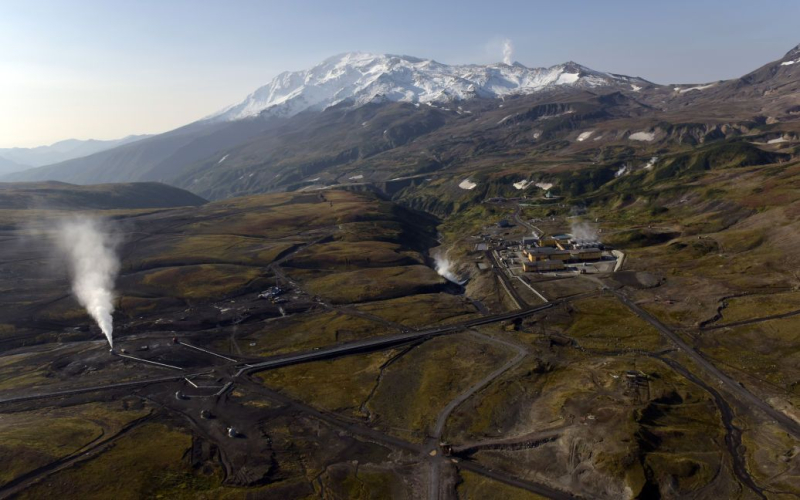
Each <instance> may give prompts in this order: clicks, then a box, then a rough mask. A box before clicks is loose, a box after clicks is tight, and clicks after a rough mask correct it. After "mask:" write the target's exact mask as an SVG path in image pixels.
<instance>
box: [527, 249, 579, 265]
mask: <svg viewBox="0 0 800 500" xmlns="http://www.w3.org/2000/svg"><path fill="white" fill-rule="evenodd" d="M570 255H571V254H570V252H569V250H559V249H557V248H551V247H540V248H532V249H530V250H529V251H528V255H527V257H528V261H529V262H539V261H543V260H569V258H570Z"/></svg>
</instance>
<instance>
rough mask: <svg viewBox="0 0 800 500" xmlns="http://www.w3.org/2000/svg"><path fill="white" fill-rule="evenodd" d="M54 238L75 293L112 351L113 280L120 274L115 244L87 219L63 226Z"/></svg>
mask: <svg viewBox="0 0 800 500" xmlns="http://www.w3.org/2000/svg"><path fill="white" fill-rule="evenodd" d="M55 236H56V244H57V247H58V249H59V250H60V251H61V252H62V253H63V255H64V257H66V259H67V261H68V263H69V271H70V275H71V277H72V292H73V293H74V294H75V297H76V298H77V299H78V302H80V304H81V305H82V306H83V307H85V308H86V311H87V312H88V313H89V315H90V316H91V317H92V318H94V320H95V321H96V322H97V324H98V326H100V330H102V331H103V334H105V336H106V338H107V339H108V345H109V346H110V347H112V348H113V347H114V341H113V338H112V336H111V334H112V333H113V331H114V324H113V319H112V317H111V313H113V312H114V280H115V279H116V277H117V272H118V271H119V259H118V258H117V255H116V249H115V247H116V244H115V243H116V242H115V241H114V240H113V239H112V238H111V237H110V236H109V234H108V232H107V231H104V229H103V226H102V224H101V223H100V222H99V221H98V220H96V219H90V218H85V217H84V218H76V219H69V220H66V221H63V222H60V223H59V224H58V226H57V227H56V230H55Z"/></svg>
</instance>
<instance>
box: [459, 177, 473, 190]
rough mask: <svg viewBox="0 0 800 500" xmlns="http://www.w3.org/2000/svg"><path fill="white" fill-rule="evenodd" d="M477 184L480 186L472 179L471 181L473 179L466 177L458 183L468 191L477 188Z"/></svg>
mask: <svg viewBox="0 0 800 500" xmlns="http://www.w3.org/2000/svg"><path fill="white" fill-rule="evenodd" d="M477 186H478V185H477V184H476V183H474V182H472V181H471V180H469V179H464V180H463V181H461V182H460V183H459V184H458V187H460V188H461V189H466V190H467V191H470V190H472V189H475V188H476V187H477Z"/></svg>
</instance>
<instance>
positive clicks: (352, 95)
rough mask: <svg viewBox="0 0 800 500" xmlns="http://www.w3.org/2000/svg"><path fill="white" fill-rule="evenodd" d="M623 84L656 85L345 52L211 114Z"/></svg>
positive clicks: (556, 70) (590, 73) (570, 71)
mask: <svg viewBox="0 0 800 500" xmlns="http://www.w3.org/2000/svg"><path fill="white" fill-rule="evenodd" d="M610 85H625V86H627V88H628V89H629V90H638V89H640V88H642V87H643V86H645V85H652V84H651V83H650V82H648V81H646V80H643V79H641V78H632V77H627V76H622V75H615V74H611V73H602V72H599V71H594V70H592V69H589V68H586V67H584V66H581V65H579V64H576V63H573V62H568V63H565V64H559V65H556V66H553V67H550V68H528V67H525V66H523V65H522V64H519V63H514V64H513V65H508V64H503V63H498V64H491V65H486V66H479V65H460V66H459V65H456V66H451V65H447V64H442V63H438V62H436V61H433V60H430V59H419V58H416V57H409V56H396V55H375V54H365V53H358V52H355V53H347V54H341V55H338V56H334V57H331V58H329V59H326V60H325V61H323V62H322V63H320V64H318V65H317V66H314V67H313V68H311V69H309V70H306V71H294V72H284V73H281V74H280V75H278V76H277V77H275V79H273V80H272V82H270V83H269V84H268V85H265V86H263V87H261V88H259V89H258V90H256V91H255V92H253V93H252V94H250V95H249V96H248V97H247V98H246V99H245V100H244V101H243V102H241V103H239V104H236V105H233V106H231V107H229V108H226V109H224V110H222V111H220V112H219V113H217V114H215V115H212V116H211V117H209V119H212V120H239V119H242V118H248V117H253V116H257V115H259V114H260V113H262V112H266V113H267V114H269V115H272V116H293V115H296V114H297V113H300V112H302V111H306V110H317V111H321V110H323V109H325V108H327V107H330V106H334V105H337V104H340V103H342V102H344V101H351V102H352V104H353V105H354V106H360V105H363V104H366V103H369V102H374V101H386V100H388V101H403V102H413V103H423V104H425V103H442V102H450V101H456V100H463V99H470V98H472V97H488V98H493V97H502V96H507V95H515V94H531V93H534V92H538V91H541V90H545V89H549V88H553V87H556V86H572V87H579V88H591V87H603V86H610Z"/></svg>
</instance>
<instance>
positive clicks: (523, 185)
mask: <svg viewBox="0 0 800 500" xmlns="http://www.w3.org/2000/svg"><path fill="white" fill-rule="evenodd" d="M530 185H531V181H529V180H524V181H519V182H515V183H514V187H515V188H517V189H519V190H523V189H527V188H528V186H530Z"/></svg>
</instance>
